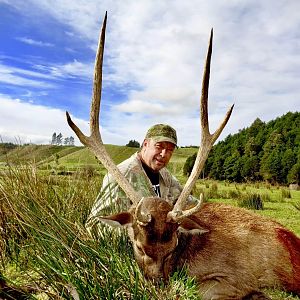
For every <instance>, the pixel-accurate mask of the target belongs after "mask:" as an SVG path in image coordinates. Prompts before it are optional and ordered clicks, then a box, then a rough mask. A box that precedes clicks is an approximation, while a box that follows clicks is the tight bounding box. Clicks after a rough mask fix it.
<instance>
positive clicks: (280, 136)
mask: <svg viewBox="0 0 300 300" xmlns="http://www.w3.org/2000/svg"><path fill="white" fill-rule="evenodd" d="M195 157H196V154H193V155H192V156H190V157H188V159H187V160H186V163H185V165H184V173H185V174H189V173H190V172H191V169H192V166H193V164H194V161H195ZM201 177H203V178H211V179H216V180H228V181H230V182H255V181H266V182H269V183H271V184H284V185H286V184H291V183H298V184H299V182H300V113H299V112H294V113H292V112H288V113H287V114H285V115H283V116H281V117H278V118H276V119H274V120H272V121H270V122H267V123H265V122H263V121H261V120H260V119H259V118H257V119H256V120H255V121H254V122H253V123H252V124H251V126H250V127H247V128H244V129H241V130H239V132H238V133H236V134H233V135H228V136H227V137H226V138H225V139H224V140H223V141H220V142H219V143H217V144H216V145H215V146H214V147H213V149H212V151H211V153H210V155H209V157H208V160H207V162H206V166H205V168H204V171H203V173H202V174H201Z"/></svg>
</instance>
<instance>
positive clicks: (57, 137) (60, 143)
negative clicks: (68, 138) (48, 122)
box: [56, 133, 63, 145]
mask: <svg viewBox="0 0 300 300" xmlns="http://www.w3.org/2000/svg"><path fill="white" fill-rule="evenodd" d="M62 137H63V135H62V134H61V133H59V134H58V135H57V136H56V145H62Z"/></svg>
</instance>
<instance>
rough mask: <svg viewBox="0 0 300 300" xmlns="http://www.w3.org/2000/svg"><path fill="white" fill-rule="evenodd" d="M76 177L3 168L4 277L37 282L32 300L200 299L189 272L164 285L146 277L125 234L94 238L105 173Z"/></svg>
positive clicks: (30, 168)
mask: <svg viewBox="0 0 300 300" xmlns="http://www.w3.org/2000/svg"><path fill="white" fill-rule="evenodd" d="M76 174H77V176H75V177H73V176H68V177H62V178H60V177H59V176H49V175H46V176H45V175H42V174H40V173H39V172H38V171H37V169H36V167H35V166H34V165H29V166H26V167H17V168H9V169H8V170H6V171H5V172H3V173H2V176H1V179H0V199H1V216H2V217H3V218H2V221H1V247H2V250H1V261H2V266H1V273H2V275H1V276H2V277H6V279H8V280H11V281H14V283H15V284H26V285H30V286H32V287H34V288H35V291H36V292H35V294H34V295H33V296H32V298H34V299H179V298H180V299H199V296H198V294H197V289H196V285H195V284H194V281H193V279H190V278H188V277H187V276H186V275H185V274H184V273H180V274H178V273H176V274H174V275H173V276H172V278H171V280H170V283H169V284H166V285H164V284H163V283H161V284H158V285H155V284H154V283H152V282H150V281H146V280H145V279H144V277H143V275H142V274H141V271H140V269H139V268H138V266H137V264H136V263H135V261H134V258H133V255H132V253H133V252H132V248H131V244H130V243H129V241H128V238H127V235H126V234H125V233H124V231H120V230H119V231H112V230H111V229H108V228H106V227H103V228H102V230H101V231H100V233H99V235H98V236H97V239H92V238H91V237H90V236H89V234H88V232H87V231H86V229H85V227H84V223H85V221H86V219H87V216H88V213H89V210H90V208H91V205H92V203H93V201H94V200H95V198H96V195H97V193H98V191H99V188H100V184H101V178H99V177H92V178H91V177H82V176H81V177H79V175H78V174H81V173H79V172H78V173H76ZM12 269H13V270H14V271H13V272H12V271H11V270H12Z"/></svg>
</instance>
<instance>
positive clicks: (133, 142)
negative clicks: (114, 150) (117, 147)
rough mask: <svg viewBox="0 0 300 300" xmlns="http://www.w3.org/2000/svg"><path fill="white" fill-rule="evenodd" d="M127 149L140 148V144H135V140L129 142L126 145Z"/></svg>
mask: <svg viewBox="0 0 300 300" xmlns="http://www.w3.org/2000/svg"><path fill="white" fill-rule="evenodd" d="M126 146H127V147H132V148H140V143H139V142H137V141H136V140H130V141H129V142H128V144H126Z"/></svg>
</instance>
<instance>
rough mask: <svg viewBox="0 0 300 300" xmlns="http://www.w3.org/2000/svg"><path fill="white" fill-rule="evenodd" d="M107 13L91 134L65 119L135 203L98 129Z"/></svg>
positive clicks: (96, 72)
mask: <svg viewBox="0 0 300 300" xmlns="http://www.w3.org/2000/svg"><path fill="white" fill-rule="evenodd" d="M106 21H107V13H106V14H105V17H104V20H103V25H102V30H101V35H100V38H99V44H98V50H97V54H96V59H95V70H94V87H93V96H92V104H91V111H90V131H91V135H90V136H86V135H84V134H83V133H82V132H81V130H80V129H79V128H78V127H77V126H76V124H75V123H74V122H73V121H72V119H71V117H70V115H69V113H68V112H66V115H67V121H68V124H69V126H70V127H71V128H72V129H73V131H74V132H75V134H76V135H77V137H78V138H79V140H80V141H81V143H82V144H83V145H85V146H87V147H88V148H89V149H90V150H91V151H92V152H93V153H94V154H95V155H96V157H97V158H98V160H99V161H100V162H101V163H102V164H103V165H104V167H105V168H106V169H107V170H108V172H109V173H110V174H111V175H112V176H113V178H114V179H115V180H116V182H117V183H118V184H119V186H120V187H121V188H122V189H123V191H124V192H125V194H126V196H127V197H128V198H129V199H130V200H131V201H132V203H135V204H137V203H138V202H139V201H140V199H141V197H140V196H139V195H138V193H137V192H136V191H135V190H134V189H133V187H132V185H131V184H130V183H129V182H128V180H127V179H126V178H125V176H124V175H123V174H122V173H121V172H120V170H119V169H118V167H117V166H116V165H115V163H114V162H113V160H112V159H111V157H110V156H109V154H108V153H107V151H106V149H105V147H104V144H103V142H102V138H101V134H100V130H99V114H100V102H101V90H102V64H103V52H104V43H105V29H106Z"/></svg>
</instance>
